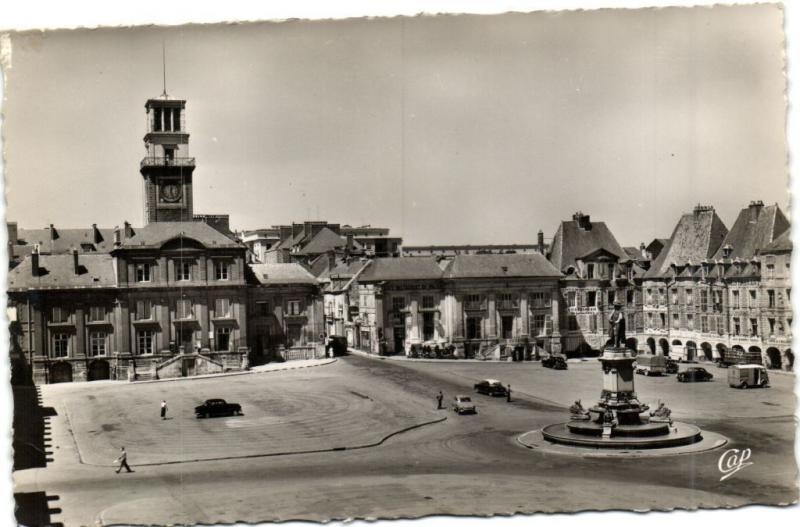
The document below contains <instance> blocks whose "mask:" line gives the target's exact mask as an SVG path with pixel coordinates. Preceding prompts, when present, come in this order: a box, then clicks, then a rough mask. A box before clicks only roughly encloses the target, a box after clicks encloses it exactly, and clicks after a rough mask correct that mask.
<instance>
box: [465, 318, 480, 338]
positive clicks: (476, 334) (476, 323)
mask: <svg viewBox="0 0 800 527" xmlns="http://www.w3.org/2000/svg"><path fill="white" fill-rule="evenodd" d="M467 338H468V339H479V338H481V319H480V318H479V317H467Z"/></svg>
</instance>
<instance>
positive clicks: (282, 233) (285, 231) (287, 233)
mask: <svg viewBox="0 0 800 527" xmlns="http://www.w3.org/2000/svg"><path fill="white" fill-rule="evenodd" d="M291 237H292V227H291V226H290V225H279V226H278V238H280V240H281V241H282V242H283V241H286V240H288V239H289V238H291Z"/></svg>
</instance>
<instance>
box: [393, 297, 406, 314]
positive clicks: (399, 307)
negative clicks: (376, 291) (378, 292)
mask: <svg viewBox="0 0 800 527" xmlns="http://www.w3.org/2000/svg"><path fill="white" fill-rule="evenodd" d="M405 309H406V297H404V296H395V297H392V311H394V312H395V313H399V312H401V311H405Z"/></svg>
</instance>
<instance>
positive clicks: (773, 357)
mask: <svg viewBox="0 0 800 527" xmlns="http://www.w3.org/2000/svg"><path fill="white" fill-rule="evenodd" d="M767 360H768V364H767V368H771V369H773V370H780V369H781V367H782V366H783V364H782V361H781V352H780V351H779V350H778V348H767Z"/></svg>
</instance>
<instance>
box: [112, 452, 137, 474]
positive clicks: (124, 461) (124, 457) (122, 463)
mask: <svg viewBox="0 0 800 527" xmlns="http://www.w3.org/2000/svg"><path fill="white" fill-rule="evenodd" d="M119 449H120V452H121V454H120V455H119V457H118V458H117V459H116V461H114V462H115V463H119V468H118V469H117V474H119V473H120V471H121V470H122V467H125V470H127V471H128V472H133V470H131V467H130V466H129V465H128V453H127V452H125V447H124V446H122V447H119Z"/></svg>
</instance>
